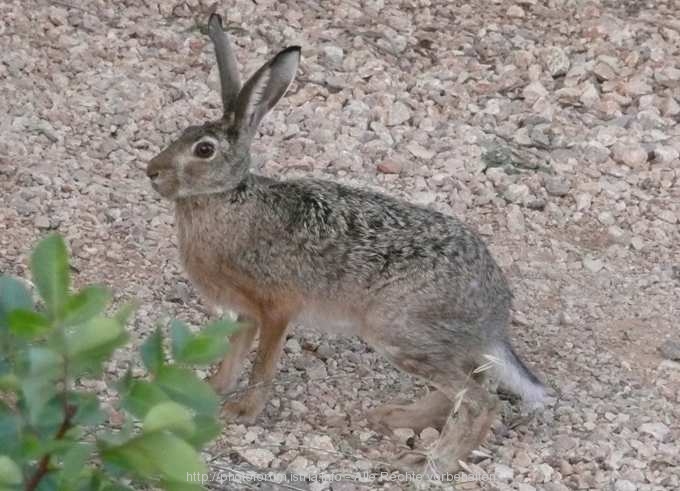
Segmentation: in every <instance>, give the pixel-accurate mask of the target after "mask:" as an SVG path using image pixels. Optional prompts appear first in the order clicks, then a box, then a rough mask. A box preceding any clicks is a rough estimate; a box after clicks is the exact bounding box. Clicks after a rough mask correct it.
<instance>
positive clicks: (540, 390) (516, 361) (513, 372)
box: [489, 341, 548, 407]
mask: <svg viewBox="0 0 680 491" xmlns="http://www.w3.org/2000/svg"><path fill="white" fill-rule="evenodd" d="M489 355H491V357H492V358H493V360H492V361H493V362H494V363H493V368H492V370H493V372H494V375H495V378H496V379H497V380H498V381H499V382H500V383H501V385H502V386H503V387H504V388H506V389H508V390H509V391H511V392H513V393H514V394H517V395H518V396H520V397H521V398H522V400H523V401H524V402H525V403H526V404H527V405H529V406H531V407H540V406H541V405H542V404H543V401H544V399H545V397H546V396H547V395H548V389H547V387H546V386H545V385H544V384H543V382H541V381H540V380H539V379H538V377H536V375H534V374H533V372H532V371H531V370H529V368H528V367H527V366H526V365H525V364H524V362H523V361H522V360H521V359H520V357H519V356H517V353H515V350H513V349H512V346H511V345H510V343H509V342H507V341H503V342H501V344H499V345H497V346H496V348H495V349H493V350H492V351H491V352H490V353H489Z"/></svg>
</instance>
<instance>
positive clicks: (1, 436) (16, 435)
mask: <svg viewBox="0 0 680 491" xmlns="http://www.w3.org/2000/svg"><path fill="white" fill-rule="evenodd" d="M21 423H22V421H21V418H20V417H19V416H18V415H17V414H15V413H14V411H12V409H11V408H10V407H9V406H7V405H6V404H5V403H3V402H2V401H0V442H2V445H1V447H2V451H3V452H5V453H7V454H8V455H10V456H13V457H15V456H16V454H17V453H18V452H19V449H20V448H21V426H22V425H21Z"/></svg>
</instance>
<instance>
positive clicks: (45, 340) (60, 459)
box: [0, 235, 236, 491]
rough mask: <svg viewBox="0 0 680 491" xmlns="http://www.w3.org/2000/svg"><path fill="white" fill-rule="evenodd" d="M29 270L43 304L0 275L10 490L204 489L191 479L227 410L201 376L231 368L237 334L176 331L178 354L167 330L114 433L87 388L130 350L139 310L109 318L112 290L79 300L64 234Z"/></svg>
mask: <svg viewBox="0 0 680 491" xmlns="http://www.w3.org/2000/svg"><path fill="white" fill-rule="evenodd" d="M30 266H31V274H32V280H33V284H34V285H35V287H36V290H37V293H38V295H39V297H40V302H39V304H38V305H36V304H35V303H34V300H33V297H32V295H31V293H30V291H29V290H28V289H27V288H26V286H25V284H24V282H22V281H20V280H18V279H16V278H11V277H7V276H0V442H2V443H1V444H0V490H3V491H5V490H7V491H10V490H15V491H18V490H21V489H23V490H26V491H34V490H40V491H50V490H69V489H78V490H83V491H89V490H92V491H95V490H96V491H123V490H131V489H134V487H136V485H135V483H137V484H141V483H144V484H146V485H152V486H155V487H161V488H164V489H168V490H171V491H197V490H199V489H202V488H201V487H200V485H199V484H198V483H197V482H196V483H192V482H191V481H190V480H188V479H189V476H191V475H197V474H198V475H200V474H204V473H205V472H207V469H206V466H205V463H204V462H203V461H202V460H201V458H200V454H199V450H200V449H201V448H202V447H203V446H204V445H205V444H206V443H207V442H209V441H210V440H211V439H213V438H214V437H215V436H216V435H217V434H218V433H219V431H220V429H221V427H220V425H219V423H218V421H217V419H216V416H217V411H218V405H219V401H218V398H217V396H216V394H215V393H214V392H213V390H212V389H211V388H210V386H209V385H208V384H206V383H205V382H204V381H202V380H200V379H198V378H197V377H196V375H195V374H194V372H193V370H191V366H192V365H196V364H209V363H212V362H214V361H215V360H217V359H219V358H221V357H222V356H223V355H224V354H225V353H226V351H227V350H228V348H229V343H228V336H229V335H230V334H232V333H233V332H234V330H235V329H236V326H235V325H234V324H233V323H231V322H226V321H217V322H214V323H212V324H210V325H208V326H206V327H205V328H204V329H202V330H201V331H200V332H198V333H193V332H192V330H191V329H190V328H189V326H187V325H186V324H184V323H182V322H180V321H173V322H172V324H171V326H170V332H171V343H170V345H171V350H170V351H171V353H166V352H165V350H164V341H163V334H162V330H161V329H160V328H158V329H156V331H155V332H154V333H153V334H152V335H151V336H149V338H148V339H147V340H146V341H145V342H144V343H143V345H142V347H141V359H142V362H143V364H144V366H145V368H146V370H147V374H146V376H144V377H142V378H135V377H133V376H132V375H131V372H128V373H127V374H126V375H125V376H124V377H123V378H122V379H121V380H119V381H118V382H117V383H116V385H115V387H116V388H117V390H118V391H119V393H120V406H121V407H120V409H121V414H123V415H124V421H123V424H122V426H121V427H112V426H111V425H110V424H107V419H108V418H107V416H106V414H105V413H104V411H103V410H102V408H101V407H100V403H99V399H98V397H97V395H96V394H95V393H91V392H87V391H83V390H80V389H79V384H78V381H79V380H80V378H83V377H87V378H101V377H102V371H103V365H104V363H105V362H106V361H107V360H109V359H110V358H111V356H112V355H113V353H114V351H115V350H116V349H118V348H120V347H122V346H123V345H125V343H126V342H127V341H128V334H127V332H126V330H125V324H126V323H127V319H128V318H129V316H130V315H131V314H132V310H133V309H132V307H131V306H129V305H126V306H123V307H122V308H121V309H120V310H119V311H118V312H116V313H114V314H113V315H111V316H106V315H105V311H106V310H107V308H108V306H109V303H110V301H111V294H110V293H109V292H108V290H107V289H105V288H102V287H100V286H86V287H84V288H83V289H81V290H80V291H78V292H76V293H72V292H71V279H70V276H69V271H70V270H69V263H68V253H67V249H66V245H65V243H64V241H63V239H62V238H61V237H60V236H58V235H51V236H49V237H47V238H45V239H44V240H42V241H41V242H40V243H39V244H38V245H37V246H36V248H35V250H34V251H33V254H32V255H31V260H30ZM170 354H171V356H170ZM129 486H133V487H129Z"/></svg>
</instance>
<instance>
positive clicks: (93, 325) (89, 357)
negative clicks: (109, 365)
mask: <svg viewBox="0 0 680 491" xmlns="http://www.w3.org/2000/svg"><path fill="white" fill-rule="evenodd" d="M126 338H127V335H126V333H125V330H124V328H123V326H122V325H121V324H120V323H119V322H118V321H116V320H115V319H108V318H106V317H94V318H93V319H90V320H89V321H87V322H86V323H85V324H81V325H79V326H76V327H73V328H71V329H69V330H67V332H66V339H65V343H66V354H67V356H68V358H69V371H70V372H71V374H76V373H82V372H94V373H98V372H99V371H100V369H101V364H102V362H103V361H104V360H106V359H108V358H109V357H110V356H111V354H112V353H113V351H114V350H115V349H116V348H118V347H119V346H121V345H122V344H124V343H125V340H126Z"/></svg>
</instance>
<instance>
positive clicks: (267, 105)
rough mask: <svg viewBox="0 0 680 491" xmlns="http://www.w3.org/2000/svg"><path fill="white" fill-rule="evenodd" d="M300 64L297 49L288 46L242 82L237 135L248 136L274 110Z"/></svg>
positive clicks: (238, 104)
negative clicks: (243, 83)
mask: <svg viewBox="0 0 680 491" xmlns="http://www.w3.org/2000/svg"><path fill="white" fill-rule="evenodd" d="M299 63H300V47H299V46H291V47H289V48H286V49H284V50H283V51H281V52H280V53H279V54H277V55H276V56H275V57H274V58H273V59H272V60H271V61H269V62H268V63H265V64H264V65H263V66H262V67H261V68H260V69H259V70H258V71H257V72H255V73H254V74H253V76H252V77H250V79H249V80H248V81H247V82H246V84H245V85H244V86H243V89H242V90H241V93H240V94H239V95H238V99H237V101H236V111H235V119H234V122H235V125H236V129H237V130H238V132H239V135H241V136H245V137H248V138H250V137H252V136H253V134H255V130H256V129H257V125H258V124H260V121H262V118H263V117H264V115H265V114H267V113H268V112H269V110H270V109H271V108H272V107H274V105H275V104H276V103H277V102H278V100H279V99H281V97H282V96H283V94H284V93H285V92H286V90H287V89H288V87H289V86H290V84H291V83H292V82H293V78H295V72H296V71H297V67H298V64H299Z"/></svg>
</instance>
